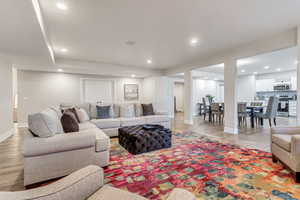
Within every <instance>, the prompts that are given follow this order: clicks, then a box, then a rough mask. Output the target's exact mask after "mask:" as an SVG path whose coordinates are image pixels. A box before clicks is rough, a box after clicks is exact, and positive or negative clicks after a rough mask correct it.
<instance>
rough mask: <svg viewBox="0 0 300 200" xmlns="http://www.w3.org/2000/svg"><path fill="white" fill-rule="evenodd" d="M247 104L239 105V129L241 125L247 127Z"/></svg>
mask: <svg viewBox="0 0 300 200" xmlns="http://www.w3.org/2000/svg"><path fill="white" fill-rule="evenodd" d="M247 116H248V112H247V103H238V122H239V127H241V125H244V126H245V127H247Z"/></svg>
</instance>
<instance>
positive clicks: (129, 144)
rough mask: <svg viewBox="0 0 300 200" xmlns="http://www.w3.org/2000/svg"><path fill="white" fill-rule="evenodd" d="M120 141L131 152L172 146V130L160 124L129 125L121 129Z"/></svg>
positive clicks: (142, 151)
mask: <svg viewBox="0 0 300 200" xmlns="http://www.w3.org/2000/svg"><path fill="white" fill-rule="evenodd" d="M119 143H120V145H121V146H123V147H124V148H125V149H126V150H127V151H128V152H129V153H131V154H140V153H145V152H149V151H154V150H158V149H163V148H169V147H171V146H172V131H171V130H170V129H167V128H164V127H163V126H160V125H139V126H128V127H123V128H120V129H119Z"/></svg>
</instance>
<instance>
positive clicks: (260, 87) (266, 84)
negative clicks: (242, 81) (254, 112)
mask: <svg viewBox="0 0 300 200" xmlns="http://www.w3.org/2000/svg"><path fill="white" fill-rule="evenodd" d="M274 82H275V80H274V79H262V80H256V91H257V92H265V91H273V86H274Z"/></svg>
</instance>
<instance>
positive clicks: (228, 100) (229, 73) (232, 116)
mask: <svg viewBox="0 0 300 200" xmlns="http://www.w3.org/2000/svg"><path fill="white" fill-rule="evenodd" d="M224 64H225V68H224V103H225V113H224V114H225V117H224V132H225V133H231V134H238V119H237V118H238V117H237V86H236V82H237V60H235V59H233V58H228V59H227V60H226V61H225V63H224Z"/></svg>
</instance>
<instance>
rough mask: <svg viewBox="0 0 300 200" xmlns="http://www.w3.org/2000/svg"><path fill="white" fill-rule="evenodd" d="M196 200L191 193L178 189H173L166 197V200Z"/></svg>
mask: <svg viewBox="0 0 300 200" xmlns="http://www.w3.org/2000/svg"><path fill="white" fill-rule="evenodd" d="M182 199H184V200H196V197H195V195H194V194H192V193H191V192H189V191H187V190H184V189H180V188H175V189H174V190H173V191H172V192H171V193H170V195H169V196H168V198H167V200H182Z"/></svg>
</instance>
